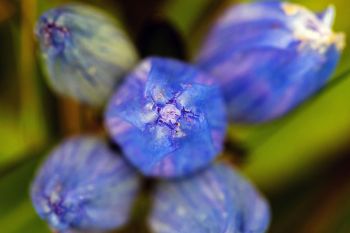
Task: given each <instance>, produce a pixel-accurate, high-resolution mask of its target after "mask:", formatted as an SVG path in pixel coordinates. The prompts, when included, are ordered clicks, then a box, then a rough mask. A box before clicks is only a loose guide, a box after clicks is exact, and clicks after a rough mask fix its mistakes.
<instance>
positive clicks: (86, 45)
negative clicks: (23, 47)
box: [35, 5, 137, 106]
mask: <svg viewBox="0 0 350 233" xmlns="http://www.w3.org/2000/svg"><path fill="white" fill-rule="evenodd" d="M35 34H36V36H37V38H38V41H39V43H40V47H41V53H42V56H43V62H44V67H45V70H46V71H47V77H48V81H49V84H50V86H51V87H52V88H53V89H54V90H55V91H57V92H58V93H59V94H61V95H64V96H69V97H72V98H74V99H76V100H78V101H81V102H83V103H86V104H89V105H92V106H101V105H103V104H104V103H105V102H106V100H107V98H108V96H109V95H110V94H111V92H112V91H113V89H114V87H115V85H117V83H118V82H119V81H120V79H121V78H122V76H123V75H124V74H125V73H126V72H127V71H128V70H129V69H131V68H132V67H133V65H134V64H135V63H136V60H137V55H136V52H135V49H134V47H133V45H132V43H131V41H130V40H129V39H128V38H127V36H126V34H125V33H124V31H123V30H122V29H121V28H120V26H119V23H118V22H117V21H115V20H114V19H112V18H111V17H110V16H108V15H106V14H104V13H103V12H100V11H98V10H96V9H94V8H91V7H88V6H84V5H66V6H62V7H59V8H55V9H52V10H49V11H48V12H46V13H44V14H43V15H42V16H41V17H40V19H39V21H38V23H37V25H36V28H35Z"/></svg>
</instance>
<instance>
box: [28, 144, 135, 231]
mask: <svg viewBox="0 0 350 233" xmlns="http://www.w3.org/2000/svg"><path fill="white" fill-rule="evenodd" d="M139 186H140V178H139V176H138V175H137V173H136V172H135V171H134V170H133V169H132V168H130V167H129V166H128V165H127V164H126V163H125V161H124V160H123V159H122V158H120V157H119V156H118V155H117V154H115V153H114V152H113V151H111V149H109V148H108V146H107V145H106V144H105V143H104V142H103V141H102V140H100V139H98V138H94V137H78V138H72V139H69V140H67V141H65V142H64V143H63V144H61V145H60V146H59V147H57V148H56V149H55V150H54V151H53V152H52V154H50V156H49V157H48V158H47V160H46V161H45V162H44V164H43V165H42V167H41V168H40V170H39V172H38V174H37V176H36V178H35V180H34V182H33V184H32V186H31V198H32V202H33V205H34V207H35V209H36V211H37V213H38V214H39V215H40V217H41V218H42V219H44V220H46V221H47V222H48V223H49V225H50V226H51V227H52V228H53V229H55V230H57V231H59V232H76V231H77V232H79V231H82V232H88V231H91V232H99V231H102V230H109V229H113V228H116V227H119V226H121V225H123V224H124V223H125V222H126V221H127V220H128V216H129V212H130V209H131V205H132V203H133V200H134V198H135V196H136V195H137V192H138V189H139Z"/></svg>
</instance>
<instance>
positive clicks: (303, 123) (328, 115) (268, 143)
mask: <svg viewBox="0 0 350 233" xmlns="http://www.w3.org/2000/svg"><path fill="white" fill-rule="evenodd" d="M334 81H335V85H331V86H330V87H331V88H330V87H329V88H327V89H325V90H324V91H323V93H322V95H320V96H318V98H316V99H314V100H313V101H311V102H310V103H308V104H306V105H303V106H302V107H301V108H299V109H298V110H297V111H296V112H295V113H294V114H291V115H290V116H288V117H287V118H285V119H281V120H279V121H277V122H272V123H269V124H265V125H256V126H233V128H232V129H231V137H234V138H239V139H240V140H241V141H242V142H243V143H245V145H246V147H247V149H248V153H249V158H248V161H247V163H246V164H245V166H244V168H243V169H244V171H245V172H246V173H247V175H248V176H250V177H251V178H252V179H253V180H254V181H255V182H256V183H257V184H258V185H260V186H261V187H263V188H264V189H273V187H276V186H279V185H280V186H283V183H288V182H289V181H291V180H293V179H298V178H300V177H301V175H302V174H307V173H308V172H309V171H311V170H312V169H313V168H316V167H317V166H316V165H317V164H320V163H322V162H323V161H325V159H326V158H325V155H327V153H326V152H328V151H331V150H332V149H335V148H337V147H339V146H340V145H342V144H344V143H345V142H346V139H347V138H346V136H347V135H348V132H349V130H350V121H349V119H350V107H349V99H350V92H349V91H348V90H349V88H350V77H349V75H347V76H343V77H342V79H341V82H338V80H336V79H335V80H334ZM339 81H340V80H339ZM328 154H329V153H328Z"/></svg>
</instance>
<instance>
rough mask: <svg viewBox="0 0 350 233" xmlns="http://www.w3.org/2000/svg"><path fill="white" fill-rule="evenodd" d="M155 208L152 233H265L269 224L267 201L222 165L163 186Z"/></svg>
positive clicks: (231, 169) (152, 215)
mask: <svg viewBox="0 0 350 233" xmlns="http://www.w3.org/2000/svg"><path fill="white" fill-rule="evenodd" d="M153 205H154V206H153V210H152V212H151V215H150V217H149V225H150V228H151V229H152V232H153V233H177V232H181V233H203V232H210V233H238V232H239V233H252V232H254V233H264V232H266V230H267V228H268V225H269V221H270V210H269V206H268V204H267V202H266V201H265V199H264V198H263V197H262V196H261V195H260V194H259V192H258V191H257V190H256V189H255V188H254V187H253V186H252V184H250V182H248V181H247V180H246V179H245V178H244V177H242V176H241V175H239V174H238V173H237V172H236V171H235V170H233V168H231V167H230V166H228V165H226V164H223V163H221V164H220V163H218V164H215V165H213V166H211V167H210V168H208V169H207V170H205V171H203V172H200V173H198V174H196V175H195V176H192V177H188V178H186V179H180V180H176V181H171V182H169V181H167V182H165V181H164V182H162V183H161V184H159V186H158V187H157V189H156V193H155V196H154V204H153Z"/></svg>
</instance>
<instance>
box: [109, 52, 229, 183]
mask: <svg viewBox="0 0 350 233" xmlns="http://www.w3.org/2000/svg"><path fill="white" fill-rule="evenodd" d="M105 123H106V128H107V130H108V131H109V133H110V135H111V136H112V138H113V139H114V141H115V142H117V143H118V144H120V146H121V147H122V149H123V152H124V153H125V155H126V157H127V158H128V159H129V160H130V161H131V162H132V163H133V164H134V165H135V166H136V167H138V168H139V169H140V170H141V171H142V173H143V174H145V175H148V176H159V177H176V176H183V175H188V174H190V173H193V172H195V171H196V170H198V169H200V168H203V167H205V166H207V165H208V164H209V163H210V162H211V161H212V160H213V159H214V158H215V157H216V156H217V155H218V154H219V153H220V152H221V149H222V144H223V140H224V137H225V134H226V124H227V122H226V111H225V105H224V101H223V98H222V96H221V92H220V89H219V87H218V86H216V85H214V84H213V80H212V79H211V78H210V77H208V76H207V75H205V74H203V73H201V72H199V71H197V70H196V69H194V68H192V67H191V66H189V65H186V64H184V63H181V62H179V61H176V60H172V59H164V58H154V57H153V58H149V59H146V60H145V61H143V62H142V63H141V64H140V65H139V66H138V67H137V68H136V69H135V70H134V71H133V72H132V73H130V75H129V76H128V77H127V78H126V80H125V82H124V83H123V84H122V86H121V87H120V88H119V89H118V90H117V92H116V94H115V95H114V96H113V97H112V98H111V100H110V102H109V104H108V107H107V110H106V114H105Z"/></svg>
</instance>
